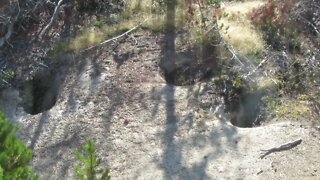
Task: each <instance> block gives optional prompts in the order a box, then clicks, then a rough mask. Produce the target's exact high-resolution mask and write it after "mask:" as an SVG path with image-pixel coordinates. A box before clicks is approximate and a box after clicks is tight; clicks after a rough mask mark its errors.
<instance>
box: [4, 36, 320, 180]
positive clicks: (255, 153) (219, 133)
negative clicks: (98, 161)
mask: <svg viewBox="0 0 320 180" xmlns="http://www.w3.org/2000/svg"><path fill="white" fill-rule="evenodd" d="M134 37H135V40H137V41H135V40H134V39H132V38H127V39H126V40H125V41H124V42H122V43H121V44H119V46H118V47H117V48H116V49H115V51H114V53H110V52H109V51H110V48H109V47H98V48H96V49H95V50H92V51H90V52H85V53H83V54H82V55H76V56H75V55H64V56H61V57H60V60H62V61H61V62H63V63H61V64H62V66H60V68H59V69H56V70H54V71H53V72H55V73H53V75H54V76H55V77H56V78H55V79H59V80H58V81H57V82H58V83H60V84H59V86H58V88H57V89H58V91H57V92H58V94H57V102H56V104H55V106H54V107H53V108H51V109H50V110H48V111H45V112H43V113H39V114H37V115H28V114H26V113H24V112H23V111H22V110H21V108H17V106H19V103H18V101H19V98H18V97H17V96H18V94H19V93H18V91H16V90H12V89H9V90H7V91H3V92H2V97H3V98H7V99H8V101H6V102H10V103H6V104H5V105H3V107H7V108H6V109H7V111H6V112H7V114H8V115H9V117H10V118H11V119H14V120H15V121H16V122H18V123H19V124H20V126H21V128H20V135H19V136H20V137H21V138H22V139H23V141H24V142H25V143H26V144H27V145H28V146H30V147H31V148H32V150H33V153H34V157H33V162H32V166H33V167H34V169H35V171H36V173H37V174H39V176H40V179H74V178H75V176H74V166H75V164H76V163H77V161H76V159H75V157H74V155H73V153H74V152H75V151H76V150H79V148H80V147H81V145H83V144H84V143H85V141H86V139H87V138H88V137H92V138H93V139H94V140H95V142H96V144H97V149H98V154H99V156H100V157H102V163H103V165H105V166H108V167H109V168H110V171H111V177H112V179H190V180H191V179H192V180H193V179H319V177H320V169H319V167H320V148H319V147H320V127H314V126H310V125H300V124H299V123H297V122H296V123H294V122H290V121H282V122H276V123H274V124H269V125H266V126H262V127H255V128H238V127H235V126H233V125H231V124H230V123H229V120H228V116H227V115H225V113H224V112H223V111H222V108H221V103H222V102H223V100H222V97H220V95H219V93H218V92H216V91H217V88H216V85H215V84H214V81H213V79H214V78H213V79H212V80H208V81H207V82H198V83H196V84H194V85H188V86H173V85H168V84H166V82H165V80H164V79H163V77H162V76H161V73H160V69H159V67H158V64H159V60H160V59H161V57H162V55H161V46H160V44H159V43H157V42H158V41H157V39H158V38H159V37H157V36H156V35H153V34H151V33H148V32H144V31H142V32H137V33H134ZM136 42H137V44H136ZM208 97H210V98H211V99H208ZM3 98H2V99H3ZM208 101H209V102H211V103H209V105H208V103H207V102H208ZM208 106H211V109H214V110H215V111H214V110H211V111H210V110H209V109H210V108H209V107H208ZM15 111H16V112H15ZM213 111H214V112H213ZM299 138H301V139H302V143H301V144H300V145H298V146H297V147H294V148H292V149H290V150H287V151H283V152H278V153H272V154H270V155H268V156H266V157H265V158H264V159H260V158H259V157H260V155H261V153H262V151H261V150H262V149H269V148H273V147H278V146H279V145H281V144H285V143H288V142H291V141H294V140H296V139H299Z"/></svg>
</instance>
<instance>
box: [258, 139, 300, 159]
mask: <svg viewBox="0 0 320 180" xmlns="http://www.w3.org/2000/svg"><path fill="white" fill-rule="evenodd" d="M301 142H302V139H298V140H295V141H293V142H290V143H286V144H283V145H281V146H279V147H275V148H271V149H267V150H261V151H266V152H265V153H264V154H263V155H261V156H260V157H259V158H260V159H263V158H264V157H266V156H267V155H269V154H271V153H274V152H280V151H285V150H289V149H291V148H294V147H296V146H298V145H299V144H300V143H301Z"/></svg>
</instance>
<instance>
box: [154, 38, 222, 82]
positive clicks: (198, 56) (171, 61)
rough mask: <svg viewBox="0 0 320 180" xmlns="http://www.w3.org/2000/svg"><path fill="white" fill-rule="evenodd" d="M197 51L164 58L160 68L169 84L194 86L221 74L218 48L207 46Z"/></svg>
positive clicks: (174, 54) (188, 51)
mask: <svg viewBox="0 0 320 180" xmlns="http://www.w3.org/2000/svg"><path fill="white" fill-rule="evenodd" d="M195 49H196V50H187V51H185V52H179V53H173V54H171V55H169V56H170V57H166V56H164V57H163V58H162V60H161V62H160V68H161V70H162V75H163V76H164V78H165V80H166V82H167V83H168V84H171V85H175V86H187V85H193V84H195V83H197V82H200V81H205V80H208V79H211V78H212V77H213V76H215V75H218V74H219V70H220V68H219V67H218V65H217V64H218V63H217V62H218V57H217V54H218V51H217V50H216V47H213V46H211V44H209V45H206V44H205V45H202V46H201V47H198V48H195Z"/></svg>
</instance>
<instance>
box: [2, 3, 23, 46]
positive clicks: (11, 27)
mask: <svg viewBox="0 0 320 180" xmlns="http://www.w3.org/2000/svg"><path fill="white" fill-rule="evenodd" d="M17 6H18V13H17V15H16V17H15V18H13V20H12V21H11V22H9V26H8V30H7V32H6V34H5V35H4V36H3V37H2V38H0V47H2V46H3V45H4V43H5V42H8V40H9V39H10V37H11V35H12V33H13V26H14V24H15V23H16V21H17V20H18V18H19V15H20V11H21V10H20V4H19V1H17Z"/></svg>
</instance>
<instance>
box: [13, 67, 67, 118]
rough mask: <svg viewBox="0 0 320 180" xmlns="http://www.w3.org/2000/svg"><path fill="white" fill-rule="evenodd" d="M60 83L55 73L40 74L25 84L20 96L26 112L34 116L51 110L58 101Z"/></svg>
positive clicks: (20, 89) (20, 90) (21, 88)
mask: <svg viewBox="0 0 320 180" xmlns="http://www.w3.org/2000/svg"><path fill="white" fill-rule="evenodd" d="M60 83H61V81H59V78H58V76H56V73H53V72H43V73H39V74H37V75H36V76H34V77H33V79H32V80H28V81H26V82H24V83H23V84H22V86H21V87H20V88H19V94H20V98H21V99H22V102H21V105H22V107H23V108H24V110H25V112H26V113H29V114H31V115H34V114H38V113H41V112H44V111H47V110H49V109H51V108H52V107H53V106H54V105H55V103H56V101H57V96H58V91H59V86H60Z"/></svg>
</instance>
